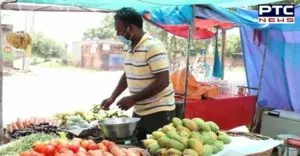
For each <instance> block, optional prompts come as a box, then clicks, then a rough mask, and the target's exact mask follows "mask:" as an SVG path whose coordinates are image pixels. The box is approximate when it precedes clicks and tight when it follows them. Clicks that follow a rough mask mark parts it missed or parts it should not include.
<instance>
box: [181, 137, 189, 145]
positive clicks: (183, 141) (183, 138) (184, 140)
mask: <svg viewBox="0 0 300 156" xmlns="http://www.w3.org/2000/svg"><path fill="white" fill-rule="evenodd" d="M179 142H180V143H182V144H183V145H184V146H185V147H188V146H189V138H187V137H181V140H180V141H179Z"/></svg>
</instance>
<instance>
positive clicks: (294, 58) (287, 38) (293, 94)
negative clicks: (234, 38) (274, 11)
mask: <svg viewBox="0 0 300 156" xmlns="http://www.w3.org/2000/svg"><path fill="white" fill-rule="evenodd" d="M239 11H240V12H241V13H243V14H245V13H247V14H249V15H251V16H253V17H255V16H257V12H254V11H247V10H239ZM295 16H296V22H295V24H273V25H270V29H269V30H263V31H260V32H257V31H254V30H253V29H251V28H249V27H241V37H242V45H243V51H244V57H245V68H246V75H247V80H248V85H249V86H250V87H258V86H259V79H260V73H261V70H262V68H261V67H262V60H263V53H264V49H265V46H266V44H267V49H266V59H265V66H264V72H263V77H262V86H261V91H260V94H259V99H258V102H259V104H260V105H261V106H268V107H271V108H277V109H287V110H292V111H296V112H300V96H299V95H300V81H299V80H298V79H299V77H300V72H299V71H300V61H299V60H300V53H299V49H300V38H299V36H300V18H299V17H300V7H299V6H297V7H296V8H295ZM267 31H269V37H268V36H267V34H268V32H267Z"/></svg>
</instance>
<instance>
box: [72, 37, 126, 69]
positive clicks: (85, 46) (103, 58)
mask: <svg viewBox="0 0 300 156" xmlns="http://www.w3.org/2000/svg"><path fill="white" fill-rule="evenodd" d="M123 47H124V46H123V44H122V43H120V42H117V41H112V40H99V41H82V42H73V44H72V53H73V60H74V61H75V62H76V64H77V65H79V66H81V67H83V68H91V69H97V70H122V69H123V56H122V52H123Z"/></svg>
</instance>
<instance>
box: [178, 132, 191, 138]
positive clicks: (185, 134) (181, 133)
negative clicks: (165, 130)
mask: <svg viewBox="0 0 300 156" xmlns="http://www.w3.org/2000/svg"><path fill="white" fill-rule="evenodd" d="M178 133H179V135H180V136H181V137H186V138H188V137H190V134H189V133H188V132H186V131H178Z"/></svg>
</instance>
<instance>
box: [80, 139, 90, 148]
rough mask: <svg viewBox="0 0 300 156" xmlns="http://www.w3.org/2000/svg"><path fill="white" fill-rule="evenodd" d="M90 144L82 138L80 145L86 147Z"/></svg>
mask: <svg viewBox="0 0 300 156" xmlns="http://www.w3.org/2000/svg"><path fill="white" fill-rule="evenodd" d="M90 144H91V143H90V142H89V141H88V140H83V141H82V142H81V144H80V145H81V147H83V148H85V149H88V147H89V145H90Z"/></svg>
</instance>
